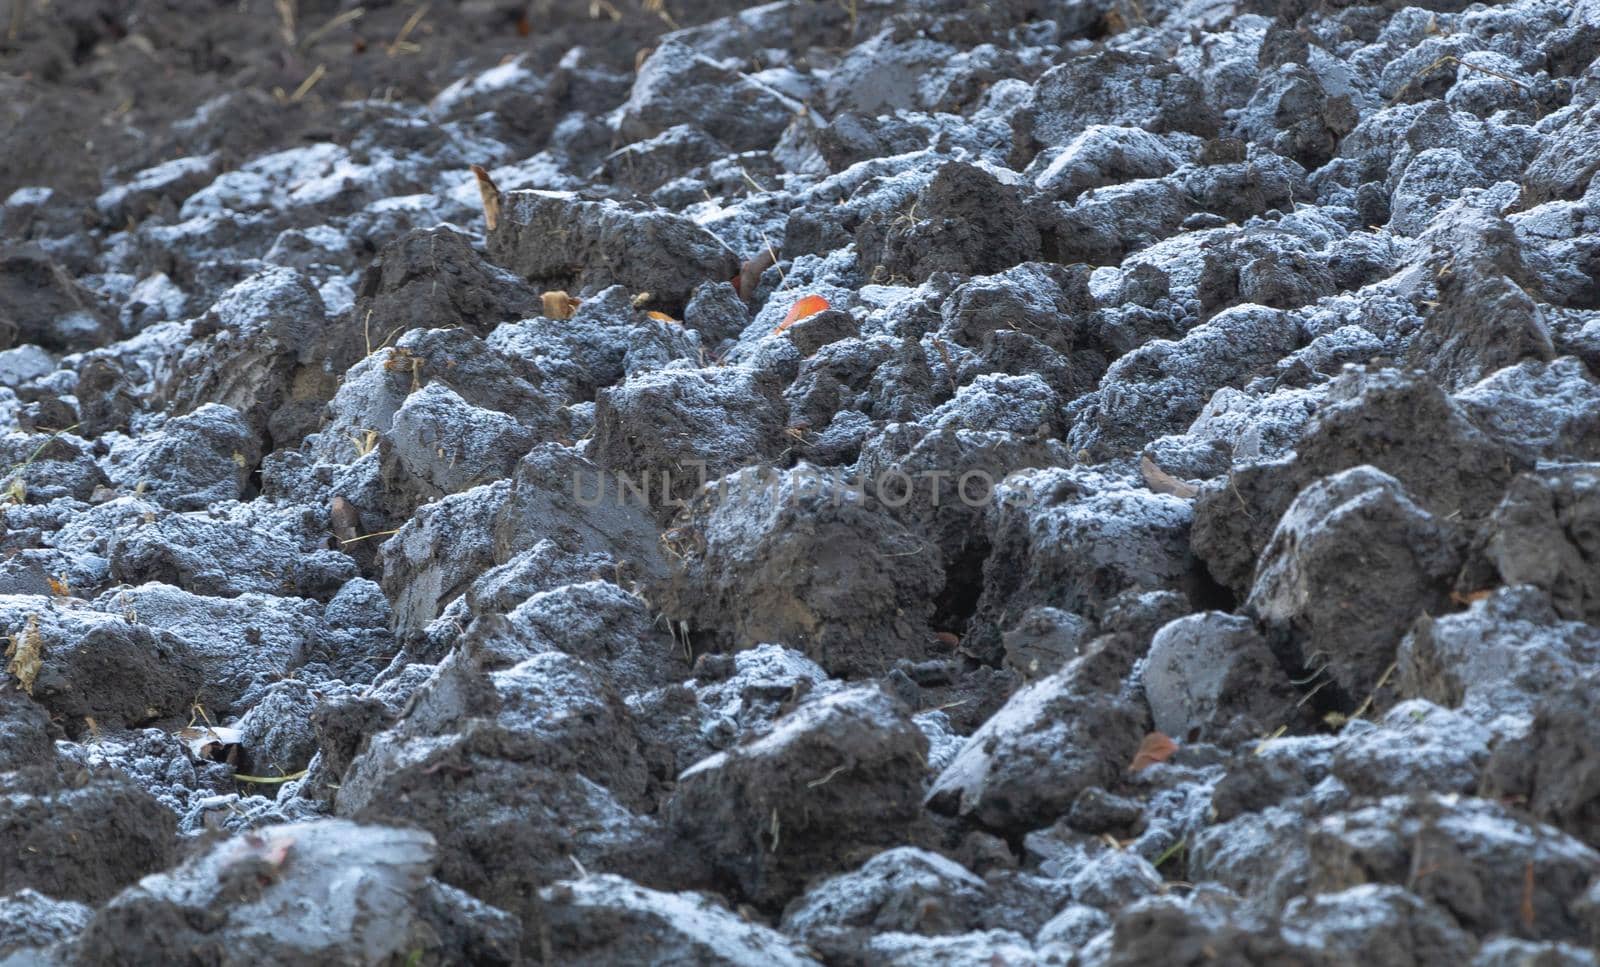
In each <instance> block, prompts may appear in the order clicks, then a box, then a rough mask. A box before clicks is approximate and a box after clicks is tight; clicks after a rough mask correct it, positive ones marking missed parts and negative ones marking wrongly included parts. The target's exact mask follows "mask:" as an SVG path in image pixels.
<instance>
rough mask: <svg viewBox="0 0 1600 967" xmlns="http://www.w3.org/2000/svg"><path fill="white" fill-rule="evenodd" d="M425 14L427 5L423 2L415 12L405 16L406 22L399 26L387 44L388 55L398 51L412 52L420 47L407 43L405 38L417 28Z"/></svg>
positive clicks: (398, 52) (391, 55)
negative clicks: (397, 31) (398, 29)
mask: <svg viewBox="0 0 1600 967" xmlns="http://www.w3.org/2000/svg"><path fill="white" fill-rule="evenodd" d="M427 15H428V5H427V4H423V5H422V6H420V7H418V8H417V9H416V12H415V13H413V14H412V15H411V16H410V17H408V18H406V22H405V24H404V25H403V26H401V28H400V32H399V33H398V34H395V36H394V40H393V41H392V42H391V43H390V44H389V56H390V57H393V56H395V55H396V54H400V53H414V52H416V51H418V50H421V49H422V48H421V47H419V46H417V45H416V44H412V43H407V41H406V38H407V37H410V36H411V32H412V31H413V30H416V29H417V25H418V24H420V23H422V18H423V17H426V16H427Z"/></svg>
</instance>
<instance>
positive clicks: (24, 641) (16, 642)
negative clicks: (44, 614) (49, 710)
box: [6, 614, 44, 695]
mask: <svg viewBox="0 0 1600 967" xmlns="http://www.w3.org/2000/svg"><path fill="white" fill-rule="evenodd" d="M6 657H7V658H9V659H11V660H10V662H8V663H7V664H6V672H7V673H9V674H11V675H13V676H15V677H16V679H17V684H18V685H19V686H20V687H21V688H22V690H23V691H24V692H27V693H28V694H29V695H32V694H33V683H34V681H35V680H36V679H38V677H39V669H40V668H42V667H44V635H42V634H40V633H39V616H38V615H36V614H35V615H29V616H28V623H27V624H26V625H25V626H24V627H23V629H22V631H21V632H19V633H18V634H17V635H16V636H15V637H13V638H12V639H11V644H9V645H7V646H6Z"/></svg>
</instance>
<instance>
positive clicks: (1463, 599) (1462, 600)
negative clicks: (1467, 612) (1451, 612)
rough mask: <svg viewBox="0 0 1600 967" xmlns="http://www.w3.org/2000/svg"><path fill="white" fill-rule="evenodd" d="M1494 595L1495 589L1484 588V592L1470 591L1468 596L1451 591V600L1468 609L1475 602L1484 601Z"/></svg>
mask: <svg viewBox="0 0 1600 967" xmlns="http://www.w3.org/2000/svg"><path fill="white" fill-rule="evenodd" d="M1493 593H1494V588H1484V589H1483V590H1482V591H1468V592H1467V593H1466V594H1462V593H1461V592H1460V591H1451V592H1450V600H1451V601H1454V602H1455V603H1456V604H1459V605H1461V606H1462V607H1466V606H1467V605H1470V604H1472V602H1474V601H1482V600H1483V599H1484V598H1487V597H1488V596H1489V595H1491V594H1493Z"/></svg>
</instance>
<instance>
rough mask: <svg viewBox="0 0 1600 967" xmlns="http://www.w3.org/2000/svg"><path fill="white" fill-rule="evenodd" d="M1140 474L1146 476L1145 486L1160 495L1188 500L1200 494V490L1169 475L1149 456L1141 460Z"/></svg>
mask: <svg viewBox="0 0 1600 967" xmlns="http://www.w3.org/2000/svg"><path fill="white" fill-rule="evenodd" d="M1139 472H1140V473H1142V474H1144V485H1145V486H1146V487H1149V488H1150V489H1151V490H1153V491H1155V492H1156V493H1158V494H1171V495H1172V496H1174V497H1182V498H1183V499H1184V500H1188V499H1190V498H1192V497H1194V496H1195V495H1196V494H1198V493H1200V488H1199V487H1196V486H1195V485H1194V484H1192V483H1189V482H1187V481H1184V480H1179V479H1178V478H1177V477H1174V476H1173V475H1172V474H1170V473H1167V472H1166V471H1165V470H1162V469H1161V468H1160V467H1158V466H1156V462H1155V461H1154V460H1151V459H1150V457H1149V455H1145V456H1142V457H1140V458H1139Z"/></svg>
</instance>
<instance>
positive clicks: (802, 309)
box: [772, 295, 828, 333]
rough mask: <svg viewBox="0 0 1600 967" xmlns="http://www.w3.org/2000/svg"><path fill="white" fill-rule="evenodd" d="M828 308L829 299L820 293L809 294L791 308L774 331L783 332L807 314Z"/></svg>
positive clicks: (811, 314) (810, 314)
mask: <svg viewBox="0 0 1600 967" xmlns="http://www.w3.org/2000/svg"><path fill="white" fill-rule="evenodd" d="M826 308H828V300H827V299H824V298H823V297H822V296H820V295H808V296H806V297H805V298H803V299H801V300H800V301H799V302H796V303H795V304H794V305H793V306H791V307H790V308H789V314H788V315H786V316H784V317H783V322H782V323H780V324H779V325H778V328H776V329H774V330H772V331H773V332H775V333H777V332H783V331H784V330H785V329H787V328H789V327H790V326H792V325H794V324H795V323H797V322H799V321H800V320H801V319H804V318H806V317H807V316H814V315H816V314H817V313H819V312H821V311H822V310H824V309H826Z"/></svg>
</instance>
